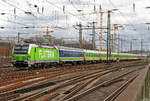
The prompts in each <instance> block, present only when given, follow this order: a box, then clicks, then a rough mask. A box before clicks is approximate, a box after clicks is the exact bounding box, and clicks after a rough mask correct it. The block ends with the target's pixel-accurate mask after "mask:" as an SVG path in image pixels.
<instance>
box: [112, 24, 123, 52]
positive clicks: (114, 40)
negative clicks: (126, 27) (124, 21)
mask: <svg viewBox="0 0 150 101" xmlns="http://www.w3.org/2000/svg"><path fill="white" fill-rule="evenodd" d="M113 27H114V38H113V52H116V30H117V29H118V28H123V26H122V25H118V24H114V26H113Z"/></svg>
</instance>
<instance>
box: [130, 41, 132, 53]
mask: <svg viewBox="0 0 150 101" xmlns="http://www.w3.org/2000/svg"><path fill="white" fill-rule="evenodd" d="M130 53H132V40H131V42H130Z"/></svg>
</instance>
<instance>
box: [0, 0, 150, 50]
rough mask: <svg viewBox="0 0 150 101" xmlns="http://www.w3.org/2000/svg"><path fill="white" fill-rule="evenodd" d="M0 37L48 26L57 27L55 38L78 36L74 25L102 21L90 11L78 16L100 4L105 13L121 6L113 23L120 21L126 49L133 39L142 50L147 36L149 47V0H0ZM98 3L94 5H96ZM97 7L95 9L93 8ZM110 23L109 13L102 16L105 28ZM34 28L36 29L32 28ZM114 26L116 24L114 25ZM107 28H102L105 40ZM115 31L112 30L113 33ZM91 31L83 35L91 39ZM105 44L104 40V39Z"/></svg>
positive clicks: (146, 47) (112, 14) (119, 30)
mask: <svg viewBox="0 0 150 101" xmlns="http://www.w3.org/2000/svg"><path fill="white" fill-rule="evenodd" d="M0 5H1V6H0V13H1V15H0V27H1V28H4V29H0V36H1V37H2V36H17V33H18V32H20V33H30V34H29V35H25V34H24V35H23V34H22V37H32V36H33V34H31V33H32V32H37V31H45V30H46V26H48V27H49V29H52V30H54V32H53V33H52V34H51V35H52V36H54V37H56V38H61V37H63V38H73V39H76V40H77V39H78V30H76V29H75V28H74V27H73V26H75V25H76V24H79V23H82V25H83V26H85V27H86V26H87V25H89V23H90V22H93V21H94V22H97V23H96V27H99V26H100V24H99V22H100V20H99V18H100V15H99V14H91V15H85V16H78V15H79V14H80V13H83V14H88V13H92V12H99V11H100V10H99V8H100V6H101V7H102V9H103V11H104V12H107V11H108V10H110V9H118V10H117V11H113V12H112V13H111V26H113V24H121V25H123V28H122V29H121V28H120V29H118V33H119V35H120V37H121V38H123V39H124V41H123V45H124V50H125V49H129V48H130V42H131V40H132V39H138V40H134V41H133V45H134V47H133V48H135V49H140V39H144V40H143V43H144V48H145V49H150V46H149V45H150V42H149V38H150V33H149V32H150V30H148V26H149V25H146V24H145V23H148V22H149V23H150V9H146V7H148V6H150V1H149V0H0ZM94 6H95V7H94ZM94 8H95V9H94ZM106 26H107V13H104V16H103V27H106ZM24 27H29V28H24ZM33 27H34V28H33ZM112 28H113V27H112ZM104 32H106V30H103V36H104V39H105V38H106V33H104ZM96 33H97V35H96V39H97V41H96V44H97V45H99V44H98V43H99V42H98V40H99V35H98V33H99V30H96ZM111 33H112V34H113V31H112V32H111ZM90 34H92V31H91V30H83V36H84V37H83V38H84V39H87V40H91V36H90ZM103 43H104V45H105V41H104V42H103Z"/></svg>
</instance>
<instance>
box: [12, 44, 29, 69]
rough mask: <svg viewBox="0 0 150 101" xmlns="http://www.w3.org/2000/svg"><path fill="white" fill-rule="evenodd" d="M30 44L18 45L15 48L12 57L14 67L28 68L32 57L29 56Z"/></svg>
mask: <svg viewBox="0 0 150 101" xmlns="http://www.w3.org/2000/svg"><path fill="white" fill-rule="evenodd" d="M28 51H29V44H17V45H15V47H14V50H13V55H12V58H13V60H12V64H13V66H15V67H17V68H19V67H28V66H29V62H28V61H29V60H30V56H29V54H28Z"/></svg>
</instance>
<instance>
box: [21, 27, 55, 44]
mask: <svg viewBox="0 0 150 101" xmlns="http://www.w3.org/2000/svg"><path fill="white" fill-rule="evenodd" d="M52 32H54V31H53V30H49V29H48V26H47V28H46V31H37V32H32V33H31V34H42V33H46V38H47V39H48V37H49V34H50V33H52ZM20 34H30V33H20V32H18V43H19V42H20Z"/></svg>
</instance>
